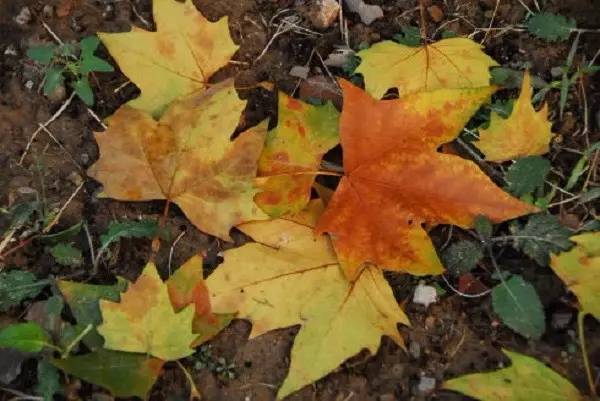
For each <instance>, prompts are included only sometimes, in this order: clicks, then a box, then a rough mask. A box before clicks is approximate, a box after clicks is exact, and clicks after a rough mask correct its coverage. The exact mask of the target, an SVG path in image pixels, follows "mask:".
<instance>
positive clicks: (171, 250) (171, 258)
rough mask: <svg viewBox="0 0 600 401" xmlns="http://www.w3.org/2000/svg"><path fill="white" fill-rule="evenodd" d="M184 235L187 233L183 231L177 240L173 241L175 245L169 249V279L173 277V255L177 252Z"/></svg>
mask: <svg viewBox="0 0 600 401" xmlns="http://www.w3.org/2000/svg"><path fill="white" fill-rule="evenodd" d="M184 235H185V231H182V232H181V233H180V234H179V235H178V236H177V238H175V241H173V244H171V249H169V263H168V271H169V277H171V262H172V261H173V253H174V252H175V246H177V243H178V242H179V241H180V240H181V239H182V238H183V236H184Z"/></svg>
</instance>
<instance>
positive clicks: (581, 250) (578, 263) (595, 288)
mask: <svg viewBox="0 0 600 401" xmlns="http://www.w3.org/2000/svg"><path fill="white" fill-rule="evenodd" d="M570 240H571V241H573V242H575V243H576V244H577V245H575V246H574V247H573V249H571V250H570V251H567V252H563V253H561V254H558V255H552V256H551V258H550V266H551V267H552V270H554V272H555V273H556V275H557V276H558V277H560V279H561V280H562V281H563V282H564V283H565V285H566V286H567V287H568V288H569V289H570V290H571V291H573V293H575V295H577V299H578V300H579V304H580V305H581V311H582V312H583V313H591V314H592V315H594V317H595V318H596V319H599V320H600V232H592V233H586V234H580V235H575V236H573V237H571V238H570Z"/></svg>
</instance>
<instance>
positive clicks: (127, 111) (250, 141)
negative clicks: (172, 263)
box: [88, 80, 267, 240]
mask: <svg viewBox="0 0 600 401" xmlns="http://www.w3.org/2000/svg"><path fill="white" fill-rule="evenodd" d="M245 104H246V102H245V101H242V100H240V99H239V97H238V96H237V93H236V91H235V88H234V86H233V81H232V80H227V81H224V82H222V83H220V84H218V85H215V86H213V87H212V88H211V89H209V90H207V91H202V92H200V93H193V94H191V95H189V96H187V97H184V98H181V99H179V100H177V101H176V102H174V103H173V104H172V105H171V106H170V107H169V109H168V110H167V112H166V113H165V114H164V115H163V117H162V118H161V120H160V121H159V122H156V121H155V120H154V119H153V118H152V117H151V116H150V115H149V114H147V113H145V112H143V111H141V110H137V109H134V108H132V107H129V106H127V105H125V106H122V107H121V108H119V109H118V110H117V111H116V112H115V114H113V116H112V117H111V118H110V119H109V120H108V129H107V130H106V131H105V132H100V133H96V136H95V137H96V141H97V142H98V146H99V148H100V159H99V160H98V161H97V162H96V163H95V164H94V165H93V166H92V167H90V169H89V171H88V174H89V175H90V176H91V177H93V178H95V179H96V180H98V181H100V182H101V183H102V184H103V185H104V196H108V197H111V198H115V199H119V200H126V201H145V200H153V199H167V200H169V201H171V202H174V203H176V204H177V205H178V206H179V207H180V208H181V209H182V210H183V212H184V213H185V214H186V216H187V217H188V218H189V219H190V221H191V222H192V223H194V224H195V225H196V226H197V227H198V228H199V229H200V230H202V231H204V232H207V233H209V234H212V235H215V236H217V237H220V238H223V239H225V240H230V238H229V230H230V229H231V227H232V226H234V225H237V224H240V223H243V222H245V221H250V220H259V219H263V218H266V217H267V216H266V215H265V214H264V213H263V212H262V211H261V210H260V209H259V208H258V206H257V205H256V204H255V203H254V201H253V199H254V196H255V195H256V193H257V192H258V189H257V188H256V187H255V186H254V182H253V180H254V178H255V177H256V170H257V161H258V158H259V156H260V153H261V151H262V148H263V143H264V137H265V134H266V125H265V124H262V125H259V126H258V127H255V128H253V129H250V130H248V131H246V132H243V133H241V134H240V135H239V136H238V137H237V138H236V139H235V140H233V141H231V140H230V139H229V138H230V135H231V134H232V133H233V132H234V130H235V128H236V126H237V125H238V122H239V118H240V114H241V112H242V110H243V109H244V107H245Z"/></svg>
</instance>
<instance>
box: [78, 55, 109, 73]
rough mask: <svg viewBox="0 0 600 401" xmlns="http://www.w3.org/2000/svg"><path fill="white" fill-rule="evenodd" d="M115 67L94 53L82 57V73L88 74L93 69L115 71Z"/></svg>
mask: <svg viewBox="0 0 600 401" xmlns="http://www.w3.org/2000/svg"><path fill="white" fill-rule="evenodd" d="M114 70H115V69H114V68H113V66H112V65H110V64H109V63H108V62H107V61H104V60H102V59H101V58H98V57H96V56H94V55H89V56H86V57H82V58H81V74H83V75H87V74H89V73H90V72H92V71H97V72H113V71H114Z"/></svg>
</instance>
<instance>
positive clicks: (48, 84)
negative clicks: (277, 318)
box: [44, 66, 65, 95]
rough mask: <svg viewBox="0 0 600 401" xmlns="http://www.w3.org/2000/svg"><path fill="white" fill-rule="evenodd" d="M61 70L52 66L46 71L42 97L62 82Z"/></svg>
mask: <svg viewBox="0 0 600 401" xmlns="http://www.w3.org/2000/svg"><path fill="white" fill-rule="evenodd" d="M64 80H65V78H64V77H63V69H62V68H61V67H57V66H53V67H50V68H48V71H46V80H45V81H44V95H49V94H51V93H52V92H54V90H55V89H56V88H57V87H58V86H59V85H60V84H62V83H63V82H64Z"/></svg>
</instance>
